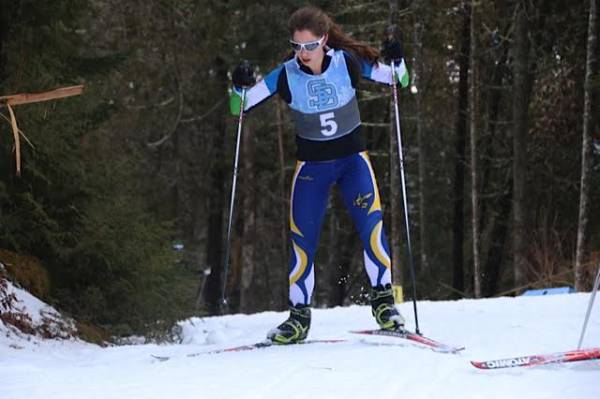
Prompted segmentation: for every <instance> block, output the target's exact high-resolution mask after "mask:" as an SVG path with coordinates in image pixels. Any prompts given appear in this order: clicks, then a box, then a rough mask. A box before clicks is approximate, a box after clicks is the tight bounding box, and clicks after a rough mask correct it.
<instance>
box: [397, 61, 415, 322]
mask: <svg viewBox="0 0 600 399" xmlns="http://www.w3.org/2000/svg"><path fill="white" fill-rule="evenodd" d="M392 97H393V99H394V115H395V117H396V136H397V137H398V157H399V159H400V180H401V182H402V200H403V203H404V224H405V228H406V241H407V249H408V262H409V267H410V277H411V279H412V286H413V310H414V313H415V332H416V333H417V334H421V332H420V331H419V317H418V313H417V283H416V278H415V265H414V261H413V255H412V248H411V245H410V224H409V221H408V200H407V198H406V178H405V177H404V157H403V155H402V131H401V130H400V111H399V108H398V88H397V87H396V65H395V63H394V61H392Z"/></svg>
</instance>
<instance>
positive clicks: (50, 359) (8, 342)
mask: <svg viewBox="0 0 600 399" xmlns="http://www.w3.org/2000/svg"><path fill="white" fill-rule="evenodd" d="M589 297H590V296H589V294H586V293H583V294H564V295H552V296H539V297H518V298H498V299H482V300H460V301H447V302H428V301H423V302H419V304H418V310H419V325H420V327H421V331H422V332H423V333H424V334H425V335H427V336H429V337H431V338H434V339H437V340H439V341H443V342H446V343H448V344H455V345H464V346H466V349H465V350H464V351H463V352H462V353H461V354H459V355H453V354H441V353H435V352H433V351H431V350H429V349H423V348H419V347H416V346H413V345H410V344H408V343H406V342H404V341H403V340H400V339H397V338H390V337H371V336H365V337H363V336H359V335H354V334H350V333H348V331H349V330H356V329H366V328H375V327H376V326H375V324H374V321H373V319H372V317H371V315H370V308H368V307H365V306H351V307H343V308H334V309H315V310H314V311H313V326H312V329H311V333H310V336H309V338H313V339H319V338H321V339H325V338H345V339H348V340H349V341H348V342H343V343H335V344H310V345H295V346H278V347H270V348H266V349H260V350H254V351H249V352H233V353H220V354H204V355H199V356H195V357H188V356H186V355H187V354H190V353H201V352H206V351H210V350H215V349H219V348H226V347H231V346H236V345H242V344H248V343H253V342H256V341H261V340H263V339H264V337H265V334H266V332H267V331H268V330H269V329H271V328H272V327H274V326H275V325H277V324H279V323H280V322H281V321H282V320H283V319H285V317H286V316H287V314H286V313H277V312H264V313H259V314H253V315H241V314H238V315H228V316H222V317H208V318H202V319H201V318H194V319H190V320H186V321H183V322H181V324H180V325H181V328H182V333H183V342H182V343H181V344H169V345H154V344H145V345H130V346H116V347H109V348H100V347H98V346H95V345H91V344H87V343H83V342H81V341H75V340H69V341H56V340H52V341H42V340H39V339H38V340H33V341H24V340H23V339H22V338H19V337H16V336H11V337H6V336H5V335H4V334H2V335H0V398H2V399H20V398H23V399H25V398H27V399H34V398H44V399H47V398H59V399H69V398H77V399H81V398H110V399H121V398H123V399H125V398H127V399H130V398H148V399H152V398H157V399H158V398H160V399H164V398H177V399H186V398H194V399H203V398H211V399H212V398H227V399H229V398H244V399H253V398H256V399H258V398H260V399H275V398H276V399H280V398H290V399H292V398H298V399H300V398H302V399H306V398H309V399H319V398H323V399H330V398H344V399H351V398H371V397H382V398H383V397H388V398H406V399H419V398H436V399H437V398H445V399H453V398H461V399H468V398H474V399H475V398H477V399H478V398H482V399H483V398H486V399H487V398H528V399H535V398H540V399H542V398H544V399H546V398H577V399H585V398H594V399H597V398H600V361H588V362H579V363H571V364H563V365H550V366H543V367H536V368H512V369H502V370H478V369H475V368H474V367H472V366H471V365H470V363H469V360H490V359H498V358H504V357H512V356H517V355H526V354H535V353H550V352H557V351H563V350H570V349H575V347H576V345H577V342H578V340H579V334H580V332H581V326H582V324H583V318H584V315H585V311H586V309H587V304H588V301H589ZM399 308H400V310H401V311H402V313H403V314H404V316H405V317H406V318H407V320H408V323H409V325H408V326H409V327H414V324H413V317H412V304H411V303H404V304H401V305H399ZM2 331H4V330H3V326H2V324H1V323H0V332H2ZM376 342H384V343H393V344H397V346H389V345H379V346H376V345H369V344H367V343H376ZM583 346H584V347H599V346H600V309H599V308H598V306H596V307H595V309H593V310H592V313H591V317H590V321H589V324H588V330H587V333H586V338H585V339H584V343H583ZM15 347H18V348H22V349H15ZM151 355H159V356H161V355H162V356H170V357H171V358H170V360H168V361H165V362H161V361H158V360H156V359H154V358H153V357H152V356H151Z"/></svg>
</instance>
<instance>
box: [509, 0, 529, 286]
mask: <svg viewBox="0 0 600 399" xmlns="http://www.w3.org/2000/svg"><path fill="white" fill-rule="evenodd" d="M527 19H528V18H527V9H526V2H525V1H520V2H519V3H518V4H517V10H516V21H515V33H514V45H515V49H514V56H513V58H514V61H513V62H514V66H513V75H514V76H513V96H512V99H513V234H512V237H513V262H514V263H513V273H514V284H515V286H517V287H520V286H523V285H524V284H525V283H526V274H525V273H526V268H527V259H526V253H525V251H526V245H525V240H526V237H525V234H526V231H525V183H526V174H527V162H526V157H527V132H528V127H529V118H528V108H529V96H530V90H531V82H530V75H529V48H530V45H529V37H528V34H529V32H528V20H527Z"/></svg>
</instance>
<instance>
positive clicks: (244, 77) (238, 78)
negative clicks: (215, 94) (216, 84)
mask: <svg viewBox="0 0 600 399" xmlns="http://www.w3.org/2000/svg"><path fill="white" fill-rule="evenodd" d="M231 80H232V81H233V84H234V85H235V86H237V87H250V86H254V84H255V83H256V77H255V76H254V70H253V69H252V65H250V62H249V61H247V60H244V61H242V62H240V65H238V66H237V67H236V68H235V69H234V70H233V74H232V76H231Z"/></svg>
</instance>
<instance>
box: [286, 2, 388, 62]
mask: <svg viewBox="0 0 600 399" xmlns="http://www.w3.org/2000/svg"><path fill="white" fill-rule="evenodd" d="M288 29H289V31H290V36H293V35H294V32H297V31H301V30H308V31H310V32H312V33H313V34H314V35H315V36H323V35H325V34H328V35H329V37H328V39H327V45H328V46H329V47H333V48H337V49H344V50H349V51H351V52H352V53H354V54H356V55H357V56H359V57H361V58H363V59H365V60H367V61H369V62H371V63H373V64H374V63H376V62H377V60H378V59H379V50H377V49H375V48H373V47H371V46H369V45H368V44H366V43H363V42H360V41H358V40H356V39H354V38H353V37H352V36H350V35H348V34H347V33H345V32H344V31H342V28H340V26H339V25H338V24H336V23H335V22H333V20H332V19H331V18H330V17H329V15H327V14H325V12H324V11H322V10H321V9H319V8H317V7H303V8H300V9H299V10H297V11H295V12H294V13H293V14H292V15H291V16H290V19H289V20H288Z"/></svg>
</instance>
